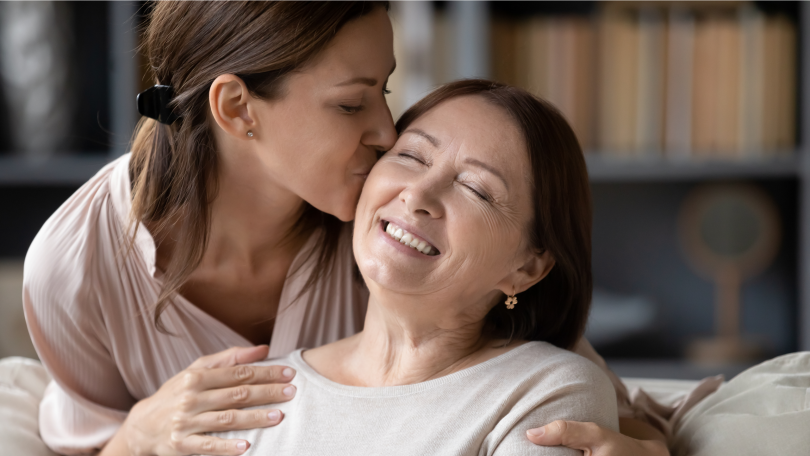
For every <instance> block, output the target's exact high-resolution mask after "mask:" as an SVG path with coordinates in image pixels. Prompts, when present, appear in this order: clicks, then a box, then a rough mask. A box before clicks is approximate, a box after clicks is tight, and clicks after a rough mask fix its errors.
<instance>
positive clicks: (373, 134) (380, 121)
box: [363, 98, 397, 152]
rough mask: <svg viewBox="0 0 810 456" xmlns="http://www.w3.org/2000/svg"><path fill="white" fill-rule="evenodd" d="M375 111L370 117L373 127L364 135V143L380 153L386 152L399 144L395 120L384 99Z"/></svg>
mask: <svg viewBox="0 0 810 456" xmlns="http://www.w3.org/2000/svg"><path fill="white" fill-rule="evenodd" d="M374 111H375V112H374V113H373V115H372V116H370V121H371V125H370V126H369V129H368V131H367V132H366V134H365V135H364V138H363V143H364V144H365V145H367V146H369V147H371V148H373V149H375V150H377V151H379V152H386V151H387V150H388V149H390V148H392V147H394V143H396V142H397V131H396V129H395V128H394V118H393V117H392V116H391V110H390V109H389V108H388V103H386V102H385V99H384V98H383V99H382V102H381V103H378V105H377V109H375V110H374Z"/></svg>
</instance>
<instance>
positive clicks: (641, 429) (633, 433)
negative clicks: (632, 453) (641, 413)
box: [619, 418, 667, 445]
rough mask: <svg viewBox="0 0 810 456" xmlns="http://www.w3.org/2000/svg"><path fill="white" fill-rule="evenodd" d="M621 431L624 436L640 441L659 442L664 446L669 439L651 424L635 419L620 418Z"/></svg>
mask: <svg viewBox="0 0 810 456" xmlns="http://www.w3.org/2000/svg"><path fill="white" fill-rule="evenodd" d="M619 430H620V431H621V433H622V434H624V435H626V436H628V437H632V438H634V439H638V440H658V441H660V442H662V443H663V444H664V445H666V443H667V438H666V437H665V436H664V434H662V433H661V431H659V430H658V429H656V428H654V427H653V426H652V425H650V424H649V423H646V422H644V421H640V420H637V419H635V418H619Z"/></svg>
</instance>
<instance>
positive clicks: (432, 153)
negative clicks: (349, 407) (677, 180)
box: [304, 96, 554, 386]
mask: <svg viewBox="0 0 810 456" xmlns="http://www.w3.org/2000/svg"><path fill="white" fill-rule="evenodd" d="M513 122H514V121H513V120H512V119H511V118H509V117H508V116H506V115H505V113H504V112H503V111H502V110H500V109H498V108H496V107H493V106H491V105H489V104H487V103H485V102H483V100H481V99H480V98H479V97H474V96H473V97H459V98H456V99H452V100H449V101H447V102H445V103H442V104H440V105H439V106H437V107H435V108H434V109H433V110H431V111H429V112H427V113H426V114H424V115H423V116H422V117H420V118H418V119H416V120H414V122H413V127H414V128H415V129H419V130H421V131H422V132H423V133H426V134H428V135H430V136H432V137H434V138H435V139H436V141H435V143H436V144H439V146H440V147H435V146H434V144H433V142H431V141H428V140H427V139H425V138H424V137H423V136H422V135H417V134H414V135H403V136H401V137H400V139H399V141H398V142H397V144H396V145H395V146H394V148H393V149H391V150H390V151H389V152H388V153H386V154H385V155H384V156H383V157H382V158H381V159H380V161H379V162H378V163H377V165H376V166H375V167H374V169H373V170H372V171H371V173H370V175H369V177H368V180H367V181H366V186H365V188H364V191H363V193H362V195H361V197H360V201H359V204H358V208H357V214H356V225H355V232H354V240H353V248H354V252H355V257H356V259H357V262H358V266H359V268H360V271H361V273H362V274H363V276H364V279H365V280H366V283H367V284H368V286H369V289H370V291H371V297H370V300H369V308H368V313H367V315H366V322H365V326H364V329H363V331H362V332H361V333H359V334H358V335H355V336H352V337H349V338H347V339H344V340H342V341H339V342H336V343H335V344H331V345H329V346H326V347H321V348H317V349H313V350H307V351H305V352H304V358H305V360H307V362H309V363H310V365H312V366H313V367H314V368H315V369H316V370H318V371H319V372H321V373H322V374H323V375H325V376H326V377H327V378H332V379H334V380H336V381H338V382H340V383H343V384H349V385H363V386H382V385H399V384H407V383H414V382H421V381H426V380H430V379H432V378H436V377H438V376H442V375H447V374H448V373H452V372H455V371H457V370H459V369H462V368H464V366H470V365H475V364H478V363H480V362H482V361H483V360H485V359H488V357H491V356H496V355H497V354H499V353H503V352H504V351H508V350H509V349H511V348H513V347H514V346H516V345H519V344H521V343H523V342H524V341H514V342H513V343H512V344H510V345H507V344H505V343H504V342H505V341H500V340H498V341H494V340H491V339H489V338H488V337H487V336H486V335H485V334H484V332H483V328H484V325H485V321H486V315H487V314H488V313H489V311H490V310H491V309H492V307H493V306H495V305H501V304H502V303H501V302H500V297H501V296H502V293H510V294H511V292H512V285H515V286H516V287H517V291H521V290H523V289H526V288H528V287H530V286H531V285H533V284H534V283H536V282H537V281H538V280H541V279H542V278H543V277H545V275H546V274H547V273H548V271H549V270H550V268H551V267H552V266H553V264H554V262H553V260H552V259H551V258H550V255H548V254H545V255H540V256H538V255H536V254H535V253H534V252H532V251H531V249H530V248H529V245H530V243H529V242H528V239H526V232H527V230H526V226H527V225H528V223H529V221H530V220H529V219H530V218H531V212H532V208H531V201H530V199H531V198H530V197H529V192H530V189H531V184H530V182H529V180H528V179H526V178H525V176H526V174H525V171H524V169H525V168H526V167H528V153H527V151H526V148H525V147H524V144H523V141H522V140H520V139H515V138H516V137H517V138H520V136H519V135H518V134H517V126H516V125H514V124H513ZM403 153H408V154H409V155H411V156H412V158H411V157H403V156H401V154H403ZM469 159H474V160H479V161H481V162H483V163H485V164H487V165H489V166H491V167H496V166H497V169H498V170H499V171H501V173H502V174H504V175H505V176H507V177H508V178H509V179H510V184H511V185H510V188H507V187H505V186H503V185H502V183H501V182H500V180H499V179H498V178H497V177H495V176H494V175H492V174H491V173H489V172H485V171H483V170H481V169H480V168H479V167H477V166H475V165H471V164H469V163H468V161H469ZM470 181H475V182H476V183H477V184H480V186H481V187H483V188H482V190H484V191H486V193H487V194H489V195H495V197H494V198H493V199H494V200H495V202H490V201H484V200H482V199H481V198H480V197H478V196H476V194H475V193H473V192H472V191H471V190H470V189H469V188H468V187H467V186H466V185H464V184H465V183H466V182H470ZM389 217H390V218H392V219H393V220H392V222H393V223H396V221H401V222H402V223H404V224H405V225H411V226H412V227H413V229H414V231H418V232H422V233H423V234H424V236H425V237H426V238H429V239H431V240H432V241H433V242H434V243H435V244H436V246H437V248H438V249H439V250H440V252H441V253H440V254H439V255H437V256H435V257H429V256H421V255H419V254H414V253H410V254H408V253H405V252H403V251H401V250H400V249H399V248H398V247H394V246H393V245H391V243H390V237H389V235H388V234H385V233H384V232H383V230H382V225H381V223H382V220H390V219H389ZM325 350H326V351H330V350H337V351H338V353H331V354H330V355H328V356H325V355H323V354H322V353H324V351H325ZM320 357H323V358H320ZM319 359H323V360H324V361H323V362H319ZM335 360H338V361H337V362H335ZM360 373H362V375H360Z"/></svg>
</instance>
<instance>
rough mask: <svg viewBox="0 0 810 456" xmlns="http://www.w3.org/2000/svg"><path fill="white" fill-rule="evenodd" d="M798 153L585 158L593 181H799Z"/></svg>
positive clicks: (596, 155) (600, 155)
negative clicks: (696, 157)
mask: <svg viewBox="0 0 810 456" xmlns="http://www.w3.org/2000/svg"><path fill="white" fill-rule="evenodd" d="M799 157H800V155H799V154H798V153H784V154H778V155H775V156H773V157H771V158H768V159H764V158H755V159H750V160H734V161H730V160H693V159H690V160H675V159H667V158H663V157H645V158H639V157H629V158H617V157H615V156H611V155H610V154H604V153H601V152H591V153H588V154H587V155H586V157H585V160H586V163H587V165H588V174H589V176H590V179H591V182H598V183H608V182H643V181H656V182H670V181H688V180H714V179H718V180H719V179H758V178H796V177H798V175H799V162H800V159H799Z"/></svg>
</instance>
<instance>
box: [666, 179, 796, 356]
mask: <svg viewBox="0 0 810 456" xmlns="http://www.w3.org/2000/svg"><path fill="white" fill-rule="evenodd" d="M679 228H680V236H681V243H682V245H683V249H684V252H685V253H686V257H687V258H688V259H689V263H690V264H691V265H692V267H693V268H694V269H695V270H696V271H697V272H698V273H699V274H701V275H702V276H704V277H706V278H707V279H709V280H712V281H713V282H714V283H715V286H716V297H715V302H716V326H717V336H716V337H715V338H713V339H709V340H701V341H696V342H694V343H693V344H692V345H691V346H690V347H689V349H688V353H687V356H688V357H689V358H691V359H693V360H697V361H706V362H721V361H727V362H731V361H746V360H751V359H754V358H756V357H757V356H758V355H759V354H760V352H761V350H758V349H757V347H754V346H752V345H751V344H750V343H745V342H743V341H742V340H741V338H740V290H741V287H742V284H743V282H744V281H745V280H746V279H748V278H751V277H753V276H755V275H757V274H759V273H761V272H762V271H764V270H765V269H766V268H767V267H768V266H770V264H771V263H772V262H773V260H774V258H775V256H776V254H777V252H778V251H779V243H780V233H781V226H780V222H779V212H778V210H777V209H776V207H775V206H774V204H773V202H772V201H771V199H770V197H769V196H768V195H767V194H765V193H764V192H763V191H762V190H760V189H759V188H758V187H755V186H753V185H748V184H713V185H705V186H701V187H698V188H696V189H695V190H694V191H693V192H692V193H691V194H690V195H689V196H688V197H687V199H686V201H685V202H684V204H683V206H682V210H681V215H680V227H679Z"/></svg>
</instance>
